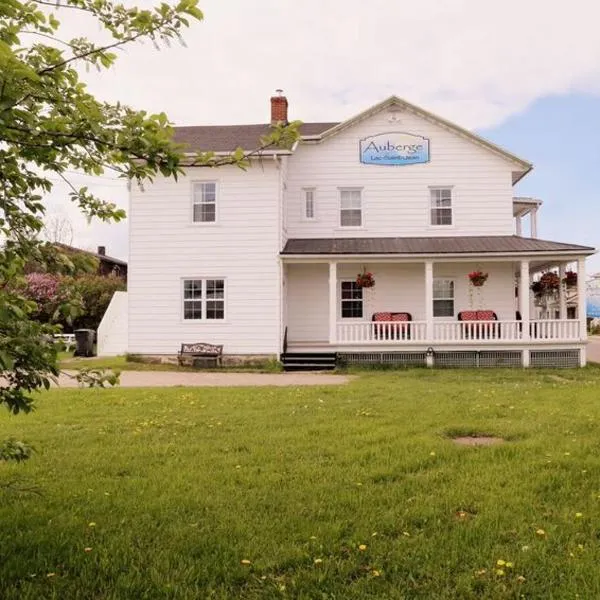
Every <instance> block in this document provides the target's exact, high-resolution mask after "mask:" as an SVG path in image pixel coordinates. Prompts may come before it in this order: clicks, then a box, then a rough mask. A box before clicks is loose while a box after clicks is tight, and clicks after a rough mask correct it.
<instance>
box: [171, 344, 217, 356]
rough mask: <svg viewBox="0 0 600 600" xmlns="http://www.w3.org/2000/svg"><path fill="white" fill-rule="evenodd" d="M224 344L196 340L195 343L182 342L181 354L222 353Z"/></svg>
mask: <svg viewBox="0 0 600 600" xmlns="http://www.w3.org/2000/svg"><path fill="white" fill-rule="evenodd" d="M222 353H223V346H216V345H215V344H206V343H205V342H195V343H194V344H181V354H222Z"/></svg>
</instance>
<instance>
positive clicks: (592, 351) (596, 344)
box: [587, 335, 600, 363]
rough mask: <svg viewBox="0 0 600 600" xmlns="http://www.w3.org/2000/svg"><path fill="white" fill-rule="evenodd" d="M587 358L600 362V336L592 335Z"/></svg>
mask: <svg viewBox="0 0 600 600" xmlns="http://www.w3.org/2000/svg"><path fill="white" fill-rule="evenodd" d="M587 359H588V361H590V362H597V363H600V336H597V335H593V336H590V338H589V343H588V345H587Z"/></svg>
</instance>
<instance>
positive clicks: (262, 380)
mask: <svg viewBox="0 0 600 600" xmlns="http://www.w3.org/2000/svg"><path fill="white" fill-rule="evenodd" d="M70 373H74V371H70ZM120 379H121V382H120V387H175V386H189V387H209V386H210V387H246V386H277V387H281V386H303V385H342V384H344V383H348V382H349V381H350V379H352V378H351V377H347V376H345V375H331V374H328V373H222V372H221V373H216V372H215V373H208V372H202V373H181V372H176V371H122V372H121V378H120ZM59 385H60V387H70V388H72V387H77V381H75V380H74V379H71V378H70V377H67V376H65V375H61V376H60V379H59Z"/></svg>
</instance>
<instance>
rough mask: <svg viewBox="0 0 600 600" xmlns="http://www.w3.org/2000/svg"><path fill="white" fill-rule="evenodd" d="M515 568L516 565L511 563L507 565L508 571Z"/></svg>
mask: <svg viewBox="0 0 600 600" xmlns="http://www.w3.org/2000/svg"><path fill="white" fill-rule="evenodd" d="M513 567H514V565H513V564H512V563H511V562H507V563H506V568H507V569H512V568H513Z"/></svg>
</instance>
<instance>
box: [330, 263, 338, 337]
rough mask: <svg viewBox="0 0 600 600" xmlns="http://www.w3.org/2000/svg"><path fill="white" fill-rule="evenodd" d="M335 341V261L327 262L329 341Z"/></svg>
mask: <svg viewBox="0 0 600 600" xmlns="http://www.w3.org/2000/svg"><path fill="white" fill-rule="evenodd" d="M336 341H337V263H336V262H334V261H332V262H330V263H329V343H330V344H335V343H336Z"/></svg>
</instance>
